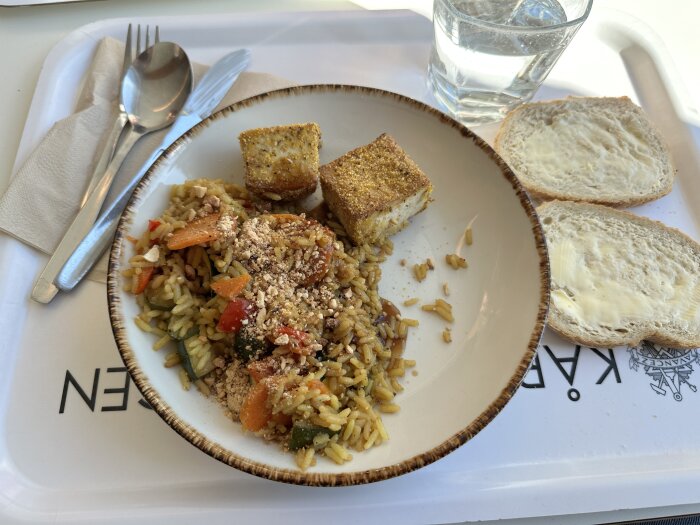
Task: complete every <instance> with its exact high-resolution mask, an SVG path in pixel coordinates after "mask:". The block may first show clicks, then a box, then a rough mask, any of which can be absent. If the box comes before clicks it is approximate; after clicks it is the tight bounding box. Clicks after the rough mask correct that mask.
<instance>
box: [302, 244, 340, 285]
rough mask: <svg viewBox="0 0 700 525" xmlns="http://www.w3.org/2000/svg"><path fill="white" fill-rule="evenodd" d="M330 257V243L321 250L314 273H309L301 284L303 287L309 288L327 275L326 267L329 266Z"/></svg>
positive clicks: (331, 252)
mask: <svg viewBox="0 0 700 525" xmlns="http://www.w3.org/2000/svg"><path fill="white" fill-rule="evenodd" d="M331 257H333V244H332V243H330V244H328V245H327V246H325V247H324V248H323V252H321V258H320V259H318V262H317V263H316V266H315V269H314V271H313V272H311V273H310V274H309V275H308V276H307V277H306V279H304V282H302V283H301V284H303V285H304V286H311V285H312V284H316V283H317V282H319V281H320V280H321V279H323V278H324V277H325V276H326V274H327V273H328V267H329V266H330V264H331Z"/></svg>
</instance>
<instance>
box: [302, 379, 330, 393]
mask: <svg viewBox="0 0 700 525" xmlns="http://www.w3.org/2000/svg"><path fill="white" fill-rule="evenodd" d="M306 386H308V387H309V390H319V391H320V392H321V393H322V394H330V393H331V391H330V390H328V387H327V386H326V385H325V384H324V383H323V382H322V381H319V380H318V379H311V380H309V381H307V382H306Z"/></svg>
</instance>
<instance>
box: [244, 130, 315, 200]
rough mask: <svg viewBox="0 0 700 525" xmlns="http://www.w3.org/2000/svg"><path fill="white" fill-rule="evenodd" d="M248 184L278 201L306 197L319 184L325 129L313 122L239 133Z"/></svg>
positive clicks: (247, 185) (261, 195)
mask: <svg viewBox="0 0 700 525" xmlns="http://www.w3.org/2000/svg"><path fill="white" fill-rule="evenodd" d="M238 141H239V142H240V144H241V152H242V154H243V160H244V162H245V185H246V187H247V188H248V189H249V190H250V191H251V192H252V193H254V194H255V195H258V196H259V197H263V198H266V199H269V200H275V201H292V200H297V199H302V198H304V197H307V196H308V195H311V194H312V193H313V192H314V191H316V186H317V185H318V164H319V162H318V149H319V148H320V146H321V129H320V128H319V126H318V124H315V123H313V122H311V123H307V124H290V125H286V126H274V127H270V128H256V129H249V130H247V131H244V132H243V133H241V134H240V135H239V136H238Z"/></svg>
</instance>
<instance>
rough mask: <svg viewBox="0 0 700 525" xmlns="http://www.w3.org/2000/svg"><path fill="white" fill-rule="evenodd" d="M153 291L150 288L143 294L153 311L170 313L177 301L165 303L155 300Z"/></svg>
mask: <svg viewBox="0 0 700 525" xmlns="http://www.w3.org/2000/svg"><path fill="white" fill-rule="evenodd" d="M153 295H154V292H153V290H152V289H151V288H150V287H148V288H146V290H145V291H144V292H143V298H144V300H145V301H146V304H147V305H148V306H149V307H150V308H152V309H153V310H162V311H163V312H169V311H170V310H172V309H173V307H174V306H175V301H173V300H172V299H171V300H170V301H163V300H159V299H157V298H155V297H154V296H153Z"/></svg>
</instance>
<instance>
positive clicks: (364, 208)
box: [320, 133, 433, 245]
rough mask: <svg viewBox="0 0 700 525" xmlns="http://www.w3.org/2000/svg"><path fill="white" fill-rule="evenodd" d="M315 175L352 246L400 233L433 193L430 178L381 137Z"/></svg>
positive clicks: (385, 135)
mask: <svg viewBox="0 0 700 525" xmlns="http://www.w3.org/2000/svg"><path fill="white" fill-rule="evenodd" d="M320 171H321V189H322V190H323V198H324V199H325V201H326V202H327V203H328V207H329V208H330V209H331V211H332V212H333V213H334V214H335V216H336V217H338V219H339V220H340V222H341V223H342V224H343V226H344V227H345V230H346V231H347V232H348V235H350V237H351V238H352V240H353V241H354V242H355V243H356V244H358V245H360V244H364V243H372V242H374V241H376V240H377V239H379V238H380V237H382V236H389V235H392V234H394V233H396V232H398V231H399V230H401V229H403V228H404V227H405V226H406V224H407V223H408V219H410V218H411V217H412V216H414V215H415V214H416V213H418V212H420V211H423V210H424V209H425V208H426V207H427V206H428V202H429V199H430V194H431V192H432V191H433V186H432V184H431V183H430V179H428V177H426V176H425V174H424V173H423V172H422V171H421V169H420V168H419V167H418V165H417V164H416V163H415V162H413V160H411V158H410V157H409V156H408V155H407V154H406V152H405V151H404V150H403V149H401V147H400V146H399V145H398V144H397V143H396V141H395V140H394V139H393V138H392V137H390V136H389V135H387V134H386V133H384V134H382V135H380V136H379V137H378V138H377V139H376V140H374V141H373V142H371V143H369V144H367V145H365V146H361V147H359V148H356V149H354V150H352V151H350V152H348V153H346V154H345V155H343V156H342V157H339V158H337V159H335V160H334V161H333V162H330V163H328V164H326V165H324V166H321V169H320Z"/></svg>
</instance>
